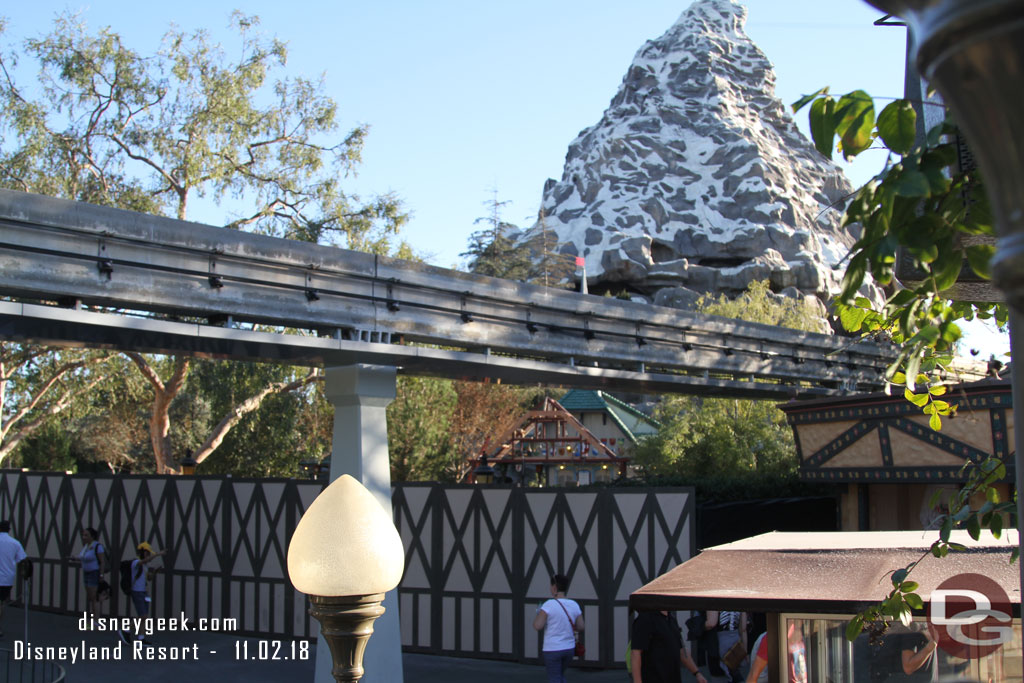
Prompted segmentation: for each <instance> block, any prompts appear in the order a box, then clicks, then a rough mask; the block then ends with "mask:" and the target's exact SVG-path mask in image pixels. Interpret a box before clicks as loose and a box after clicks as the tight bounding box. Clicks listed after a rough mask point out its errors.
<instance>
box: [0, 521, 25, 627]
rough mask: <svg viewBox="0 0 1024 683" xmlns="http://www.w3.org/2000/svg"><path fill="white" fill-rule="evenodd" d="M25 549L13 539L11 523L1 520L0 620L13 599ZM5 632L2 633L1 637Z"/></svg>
mask: <svg viewBox="0 0 1024 683" xmlns="http://www.w3.org/2000/svg"><path fill="white" fill-rule="evenodd" d="M26 557H28V556H27V555H26V554H25V548H23V547H22V545H21V543H20V542H18V540H17V539H16V538H12V537H11V523H10V521H9V520H6V519H4V520H0V619H2V618H3V615H4V605H5V604H7V601H8V600H9V599H10V598H11V589H12V588H13V587H14V582H15V581H16V580H17V578H18V566H19V565H20V564H21V563H22V562H24V561H25V559H26ZM3 635H4V632H3V631H0V637H3Z"/></svg>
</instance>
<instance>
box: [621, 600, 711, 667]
mask: <svg viewBox="0 0 1024 683" xmlns="http://www.w3.org/2000/svg"><path fill="white" fill-rule="evenodd" d="M630 645H631V647H632V652H631V653H630V660H631V661H630V673H631V675H632V677H633V683H681V682H682V680H683V676H682V672H681V671H680V668H679V665H680V663H681V664H682V665H683V666H684V667H686V670H687V671H689V672H690V673H691V674H693V675H694V676H696V677H697V683H702V682H703V683H707V679H706V678H705V677H704V674H703V673H701V671H700V669H698V668H697V664H696V662H694V661H693V658H692V657H691V656H690V653H689V652H688V651H687V649H686V648H685V647H684V646H683V633H682V631H681V630H680V628H679V624H678V623H677V622H676V619H675V616H674V615H671V614H669V613H668V612H667V611H665V610H661V611H657V612H653V611H652V612H640V613H639V614H637V617H636V619H634V620H633V629H632V633H631V634H630Z"/></svg>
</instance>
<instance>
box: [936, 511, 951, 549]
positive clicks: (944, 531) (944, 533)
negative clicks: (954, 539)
mask: <svg viewBox="0 0 1024 683" xmlns="http://www.w3.org/2000/svg"><path fill="white" fill-rule="evenodd" d="M952 532H953V519H952V518H951V517H948V516H947V517H946V518H945V519H943V520H942V527H941V528H940V529H939V539H940V540H941V541H942V542H943V543H949V535H950V534H951V533H952Z"/></svg>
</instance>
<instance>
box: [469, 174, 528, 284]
mask: <svg viewBox="0 0 1024 683" xmlns="http://www.w3.org/2000/svg"><path fill="white" fill-rule="evenodd" d="M492 192H493V195H494V196H493V197H492V198H491V199H490V200H488V201H486V202H484V206H486V207H488V209H490V213H489V214H488V215H487V216H485V217H481V218H477V219H476V220H475V221H473V223H474V224H477V225H479V224H481V223H483V224H485V225H486V226H487V227H486V228H484V229H483V230H478V231H477V232H474V233H473V234H471V235H470V236H469V247H468V248H467V250H466V251H464V252H462V253H461V254H459V256H462V257H465V258H468V259H469V261H468V263H467V268H468V269H469V271H470V272H471V273H479V274H480V275H489V276H490V277H501V278H505V279H507V280H519V281H521V282H526V281H527V280H529V279H530V277H531V275H532V266H533V264H532V263H531V261H530V251H529V249H528V248H526V247H525V246H523V245H518V244H516V242H515V240H514V239H512V238H511V237H510V233H515V232H517V231H518V230H519V228H517V227H516V226H515V225H513V224H512V223H508V222H506V221H505V220H504V219H502V217H501V210H502V207H504V206H506V205H507V204H508V202H507V201H498V191H497V189H495V190H492Z"/></svg>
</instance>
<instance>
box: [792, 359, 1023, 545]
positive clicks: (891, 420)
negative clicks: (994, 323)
mask: <svg viewBox="0 0 1024 683" xmlns="http://www.w3.org/2000/svg"><path fill="white" fill-rule="evenodd" d="M941 400H945V401H948V402H949V403H950V404H955V405H956V407H957V410H956V416H955V417H943V418H942V428H941V430H938V431H936V430H934V429H932V428H931V427H930V426H929V423H928V422H929V416H928V415H926V414H924V413H923V412H922V410H921V408H920V407H918V406H916V405H914V404H913V403H911V402H910V401H908V400H907V399H906V398H904V397H903V394H902V393H900V394H898V395H895V396H887V395H885V394H883V393H877V394H862V395H858V396H849V397H844V398H838V399H837V398H829V399H814V400H809V401H793V402H790V403H787V404H785V405H782V406H780V407H781V408H782V410H783V411H784V412H785V413H786V416H787V419H788V421H789V424H790V425H792V427H793V433H794V436H795V437H796V447H797V456H798V458H799V473H800V478H801V479H802V480H803V481H808V482H820V483H830V484H835V486H836V487H837V488H838V489H839V493H840V513H841V524H842V529H843V530H844V531H896V530H913V529H927V528H931V527H932V525H933V522H934V520H935V517H936V516H937V514H938V513H937V511H936V510H933V509H932V508H931V501H932V498H933V496H934V495H935V494H936V492H939V496H940V497H943V496H949V495H951V494H953V493H954V492H956V491H957V490H958V489H959V488H960V487H961V486H962V485H963V484H964V482H966V480H967V473H966V472H965V470H964V465H965V464H968V463H978V462H981V461H982V460H984V459H986V458H988V457H989V456H992V455H995V456H998V457H999V458H1000V459H1001V460H1002V461H1003V462H1004V464H1005V465H1006V470H1007V475H1006V478H1005V480H1004V481H1002V482H1000V483H998V485H997V489H998V490H999V492H1000V495H1001V496H1002V499H1003V500H1011V497H1010V496H1011V485H1012V482H1013V481H1014V473H1013V472H1014V465H1015V460H1016V453H1015V451H1014V446H1013V444H1014V425H1013V399H1012V387H1011V384H1010V380H1009V377H1008V376H1006V377H1005V378H991V379H985V380H981V381H977V382H970V383H964V384H957V385H951V386H950V387H949V388H948V390H947V393H946V394H944V395H942V396H941ZM940 499H941V498H940ZM978 504H979V505H980V502H979V503H978Z"/></svg>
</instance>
